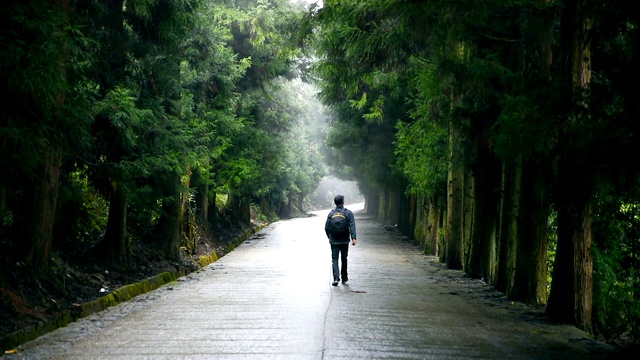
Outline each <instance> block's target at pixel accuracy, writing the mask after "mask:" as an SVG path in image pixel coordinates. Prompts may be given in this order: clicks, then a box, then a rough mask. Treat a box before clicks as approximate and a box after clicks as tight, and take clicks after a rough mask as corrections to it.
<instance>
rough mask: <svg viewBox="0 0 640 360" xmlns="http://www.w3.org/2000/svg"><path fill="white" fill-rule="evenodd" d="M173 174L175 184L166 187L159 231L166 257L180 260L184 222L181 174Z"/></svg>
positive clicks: (158, 226)
mask: <svg viewBox="0 0 640 360" xmlns="http://www.w3.org/2000/svg"><path fill="white" fill-rule="evenodd" d="M166 176H167V177H171V176H173V184H172V185H169V186H168V187H169V188H167V189H165V198H164V200H163V201H162V212H163V213H162V216H160V219H159V220H158V225H157V233H158V239H159V240H160V244H161V245H160V247H161V248H162V249H163V251H164V254H165V257H166V258H167V259H170V260H178V259H179V257H180V256H179V253H180V242H181V241H180V240H181V239H180V236H181V224H182V201H181V198H180V191H178V188H179V185H180V176H178V175H166ZM167 181H168V180H167Z"/></svg>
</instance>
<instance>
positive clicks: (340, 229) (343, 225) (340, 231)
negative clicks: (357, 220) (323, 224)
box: [329, 209, 349, 236]
mask: <svg viewBox="0 0 640 360" xmlns="http://www.w3.org/2000/svg"><path fill="white" fill-rule="evenodd" d="M329 233H330V234H331V235H333V236H345V235H349V220H347V216H346V215H345V213H344V209H336V210H335V211H334V213H333V215H331V217H330V218H329Z"/></svg>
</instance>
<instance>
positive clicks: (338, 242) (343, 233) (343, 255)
mask: <svg viewBox="0 0 640 360" xmlns="http://www.w3.org/2000/svg"><path fill="white" fill-rule="evenodd" d="M333 202H334V203H335V204H336V208H335V209H333V210H331V212H329V215H328V216H327V222H326V223H325V225H324V231H325V232H326V233H327V237H328V238H329V243H330V244H331V261H332V268H333V282H332V283H331V285H333V286H337V285H338V282H339V281H340V275H342V283H343V284H346V283H347V281H349V276H348V273H347V255H348V254H349V242H351V244H352V245H353V246H355V245H356V220H355V218H354V217H353V213H352V212H351V210H349V209H346V208H345V207H344V196H342V195H336V197H335V198H334V199H333ZM338 257H340V260H341V263H342V267H341V269H340V268H339V267H338Z"/></svg>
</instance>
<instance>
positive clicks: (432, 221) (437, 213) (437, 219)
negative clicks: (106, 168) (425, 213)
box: [427, 196, 442, 256]
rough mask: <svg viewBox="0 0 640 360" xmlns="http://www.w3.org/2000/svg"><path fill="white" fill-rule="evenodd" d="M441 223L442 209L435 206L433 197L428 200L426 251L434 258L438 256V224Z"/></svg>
mask: <svg viewBox="0 0 640 360" xmlns="http://www.w3.org/2000/svg"><path fill="white" fill-rule="evenodd" d="M441 223H442V208H441V207H440V206H439V205H438V204H436V201H435V197H434V196H432V197H430V198H429V238H428V243H427V244H428V245H427V246H428V249H429V251H430V253H431V254H433V255H435V256H439V255H440V247H439V243H440V224H441Z"/></svg>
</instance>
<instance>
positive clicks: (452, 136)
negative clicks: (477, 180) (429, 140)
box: [446, 122, 464, 269]
mask: <svg viewBox="0 0 640 360" xmlns="http://www.w3.org/2000/svg"><path fill="white" fill-rule="evenodd" d="M447 184H448V189H447V193H448V202H447V229H446V230H447V234H446V251H447V256H446V263H447V267H449V268H450V269H462V241H463V236H464V233H463V227H464V207H463V204H464V161H463V156H462V149H461V141H460V134H459V131H458V130H457V129H456V128H455V126H454V124H453V122H451V123H450V125H449V172H448V181H447Z"/></svg>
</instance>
